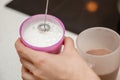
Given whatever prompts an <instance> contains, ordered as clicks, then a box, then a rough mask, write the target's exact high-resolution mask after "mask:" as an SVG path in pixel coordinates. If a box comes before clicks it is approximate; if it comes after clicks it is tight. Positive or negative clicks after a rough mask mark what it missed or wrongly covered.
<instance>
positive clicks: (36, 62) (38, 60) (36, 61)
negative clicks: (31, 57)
mask: <svg viewBox="0 0 120 80" xmlns="http://www.w3.org/2000/svg"><path fill="white" fill-rule="evenodd" d="M34 63H35V65H42V64H44V63H45V59H43V58H36V60H35V61H34Z"/></svg>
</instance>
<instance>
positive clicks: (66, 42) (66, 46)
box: [63, 37, 75, 52]
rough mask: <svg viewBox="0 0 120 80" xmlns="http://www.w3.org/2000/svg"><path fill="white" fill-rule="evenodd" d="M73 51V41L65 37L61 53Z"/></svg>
mask: <svg viewBox="0 0 120 80" xmlns="http://www.w3.org/2000/svg"><path fill="white" fill-rule="evenodd" d="M73 49H75V46H74V41H73V39H72V38H70V37H65V40H64V49H63V51H65V52H68V51H71V50H73Z"/></svg>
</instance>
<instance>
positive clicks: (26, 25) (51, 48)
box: [19, 14, 65, 54]
mask: <svg viewBox="0 0 120 80" xmlns="http://www.w3.org/2000/svg"><path fill="white" fill-rule="evenodd" d="M46 16H47V19H46V20H47V21H48V22H49V23H53V24H55V25H57V26H58V27H59V29H60V31H61V32H59V34H60V35H61V36H60V37H56V36H55V37H54V36H52V35H50V36H52V37H49V34H48V32H45V34H44V32H40V33H39V34H40V35H41V34H43V35H44V36H43V37H40V38H39V39H40V40H41V39H42V38H44V37H45V36H48V39H49V42H48V43H50V42H51V40H52V38H53V37H54V38H59V39H57V40H58V41H56V42H55V43H54V42H53V43H52V44H51V45H48V46H41V45H39V46H35V45H33V43H31V42H28V41H27V39H28V38H25V35H26V34H25V33H27V32H28V36H29V38H30V35H31V34H32V36H31V38H30V39H31V40H32V39H35V38H36V39H37V40H38V38H37V37H34V35H33V34H34V33H35V31H37V28H35V30H34V32H32V28H31V27H33V26H31V25H34V24H36V22H38V21H40V22H43V21H44V18H45V14H38V15H34V16H31V17H29V18H28V19H26V20H25V21H24V22H23V23H22V24H21V26H20V30H19V33H20V38H21V41H22V42H23V44H24V45H25V46H27V47H29V48H31V49H34V50H38V51H45V52H50V53H55V54H57V53H59V52H60V50H61V46H62V44H63V41H64V35H65V27H64V24H63V23H62V21H61V20H60V19H58V18H56V17H55V16H52V15H46ZM50 27H51V26H50ZM30 28H31V33H29V31H27V30H28V29H30ZM33 28H34V27H33ZM51 28H52V27H51ZM52 30H53V31H56V30H57V27H56V30H54V29H52ZM52 30H51V32H52ZM37 33H38V32H37ZM53 33H54V32H53ZM55 34H56V35H57V34H58V33H57V32H55ZM53 35H54V34H53ZM38 37H39V36H38ZM44 40H46V39H43V40H42V41H41V42H44ZM33 41H34V40H33ZM45 44H46V45H47V42H46V43H45Z"/></svg>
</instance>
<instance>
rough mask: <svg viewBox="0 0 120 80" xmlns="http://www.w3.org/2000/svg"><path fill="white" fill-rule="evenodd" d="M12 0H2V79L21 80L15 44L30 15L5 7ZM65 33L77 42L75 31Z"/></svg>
mask: <svg viewBox="0 0 120 80" xmlns="http://www.w3.org/2000/svg"><path fill="white" fill-rule="evenodd" d="M10 1H11V0H0V64H1V65H0V80H21V64H20V62H19V57H18V55H17V53H16V50H15V47H14V44H15V41H16V39H17V38H18V37H19V33H18V32H19V26H20V24H21V23H22V22H23V21H24V20H25V19H26V18H28V17H29V16H28V15H25V14H23V13H20V12H17V11H15V10H12V9H10V8H7V7H5V5H6V4H7V3H9V2H10ZM65 35H66V36H69V37H72V38H73V40H74V42H76V38H77V35H76V34H75V33H72V32H69V31H66V34H65ZM118 80H120V79H118Z"/></svg>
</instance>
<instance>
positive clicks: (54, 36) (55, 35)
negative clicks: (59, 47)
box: [22, 21, 63, 47]
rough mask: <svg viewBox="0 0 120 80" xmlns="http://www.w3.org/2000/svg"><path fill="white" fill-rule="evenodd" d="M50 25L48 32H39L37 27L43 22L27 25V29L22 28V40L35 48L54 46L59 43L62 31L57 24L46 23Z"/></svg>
mask: <svg viewBox="0 0 120 80" xmlns="http://www.w3.org/2000/svg"><path fill="white" fill-rule="evenodd" d="M46 23H47V24H49V25H50V30H49V31H45V32H44V31H42V32H41V31H40V30H39V29H38V26H39V25H40V24H43V21H36V22H34V23H33V24H29V25H27V26H28V27H25V28H23V29H24V30H23V31H22V36H23V39H24V40H25V41H26V42H27V43H28V44H30V45H32V46H36V47H48V46H51V45H54V44H56V43H57V42H59V41H60V39H61V38H62V36H63V29H62V27H60V25H59V24H55V23H51V22H49V21H47V22H46Z"/></svg>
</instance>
